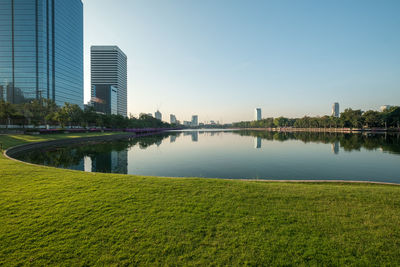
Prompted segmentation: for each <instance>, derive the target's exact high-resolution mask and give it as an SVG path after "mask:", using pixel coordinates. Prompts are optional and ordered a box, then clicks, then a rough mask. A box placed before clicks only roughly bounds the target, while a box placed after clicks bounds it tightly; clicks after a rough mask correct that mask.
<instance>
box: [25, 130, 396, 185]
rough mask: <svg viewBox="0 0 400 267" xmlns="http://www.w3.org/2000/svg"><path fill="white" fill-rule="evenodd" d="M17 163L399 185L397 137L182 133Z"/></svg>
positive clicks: (47, 153)
mask: <svg viewBox="0 0 400 267" xmlns="http://www.w3.org/2000/svg"><path fill="white" fill-rule="evenodd" d="M19 159H21V160H24V161H28V162H32V163H37V164H44V165H49V166H56V167H62V168H69V169H75V170H82V171H90V172H112V173H124V174H138V175H154V176H172V177H213V178H232V179H278V180H279V179H282V180H286V179H301V180H302V179H307V180H313V179H315V180H319V179H326V180H330V179H332V180H336V179H340V180H362V181H380V182H394V183H400V173H399V171H400V138H399V135H398V134H394V135H385V134H377V135H372V134H368V135H366V134H333V133H270V132H262V131H183V132H168V133H164V134H159V135H153V136H147V137H140V138H132V139H127V140H119V141H113V142H103V143H90V144H85V145H73V146H68V147H57V148H55V147H53V148H47V149H46V150H42V151H38V150H36V151H33V152H31V153H26V154H24V155H21V156H20V157H19Z"/></svg>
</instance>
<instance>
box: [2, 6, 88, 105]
mask: <svg viewBox="0 0 400 267" xmlns="http://www.w3.org/2000/svg"><path fill="white" fill-rule="evenodd" d="M40 98H47V99H52V100H54V101H55V102H56V103H57V104H58V105H60V106H61V105H64V103H65V102H68V103H72V104H78V105H79V106H81V107H82V106H83V4H82V1H81V0H68V1H65V0H0V100H1V99H2V100H5V101H8V102H11V103H14V104H21V103H26V102H30V101H32V100H34V99H40Z"/></svg>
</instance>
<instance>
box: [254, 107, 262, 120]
mask: <svg viewBox="0 0 400 267" xmlns="http://www.w3.org/2000/svg"><path fill="white" fill-rule="evenodd" d="M255 120H256V121H260V120H261V108H256V112H255Z"/></svg>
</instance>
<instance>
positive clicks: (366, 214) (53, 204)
mask: <svg viewBox="0 0 400 267" xmlns="http://www.w3.org/2000/svg"><path fill="white" fill-rule="evenodd" d="M81 136H82V134H79V135H78V134H77V135H58V136H23V135H21V136H0V142H2V143H3V144H4V145H5V147H11V146H15V145H19V144H22V143H28V142H36V141H45V140H49V139H61V138H71V137H81ZM85 136H87V135H85ZM0 184H1V187H0V224H1V225H2V227H0V265H68V266H71V265H74V266H75V265H117V264H119V265H125V264H141V265H155V264H156V265H206V264H207V265H208V264H214V265H242V264H243V265H245V264H247V265H289V264H303V265H343V264H348V265H350V264H355V265H378V264H379V265H399V264H400V229H399V227H398V225H399V223H400V187H399V186H390V185H377V184H344V183H265V182H248V181H233V180H232V181H227V180H217V179H195V178H193V179H187V178H180V179H177V178H175V179H166V178H157V177H140V176H132V175H117V174H101V173H85V172H79V171H72V170H63V169H57V168H48V167H40V166H34V165H29V164H24V163H21V162H17V161H13V160H10V159H7V158H6V157H4V156H3V155H1V156H0Z"/></svg>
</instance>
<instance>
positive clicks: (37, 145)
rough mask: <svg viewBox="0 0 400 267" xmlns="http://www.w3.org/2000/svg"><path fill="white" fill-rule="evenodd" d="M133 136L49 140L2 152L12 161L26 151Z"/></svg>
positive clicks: (115, 135)
mask: <svg viewBox="0 0 400 267" xmlns="http://www.w3.org/2000/svg"><path fill="white" fill-rule="evenodd" d="M135 136H136V134H135V133H130V134H113V135H102V136H91V137H78V138H67V139H59V140H51V141H44V142H36V143H28V144H23V145H19V146H15V147H11V148H9V149H7V150H6V151H5V152H4V154H5V155H6V156H7V157H9V158H13V159H14V156H15V155H17V154H21V153H23V152H26V151H30V150H33V149H38V148H43V147H49V146H63V145H71V144H78V143H84V142H92V141H98V142H101V141H112V140H117V139H124V138H131V137H135Z"/></svg>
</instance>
